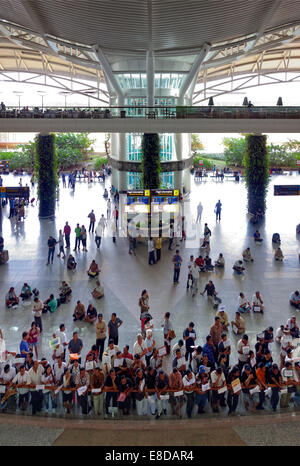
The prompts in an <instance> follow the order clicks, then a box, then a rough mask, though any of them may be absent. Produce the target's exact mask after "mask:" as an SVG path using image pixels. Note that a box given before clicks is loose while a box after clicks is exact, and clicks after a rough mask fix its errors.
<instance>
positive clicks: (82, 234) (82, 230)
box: [80, 225, 88, 252]
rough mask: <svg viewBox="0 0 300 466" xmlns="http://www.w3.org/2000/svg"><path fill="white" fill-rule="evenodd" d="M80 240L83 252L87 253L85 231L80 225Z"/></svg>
mask: <svg viewBox="0 0 300 466" xmlns="http://www.w3.org/2000/svg"><path fill="white" fill-rule="evenodd" d="M80 240H81V242H82V250H83V251H85V252H88V250H87V248H86V229H85V226H84V225H82V227H81V229H80Z"/></svg>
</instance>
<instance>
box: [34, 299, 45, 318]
mask: <svg viewBox="0 0 300 466" xmlns="http://www.w3.org/2000/svg"><path fill="white" fill-rule="evenodd" d="M43 307H44V305H43V303H42V301H41V300H40V299H39V300H38V301H37V302H36V303H34V304H33V313H34V315H35V317H41V315H42V310H43Z"/></svg>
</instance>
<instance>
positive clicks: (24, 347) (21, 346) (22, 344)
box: [20, 340, 29, 358]
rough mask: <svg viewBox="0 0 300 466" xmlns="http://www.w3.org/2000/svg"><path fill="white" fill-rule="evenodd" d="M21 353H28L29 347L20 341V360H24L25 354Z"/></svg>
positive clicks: (25, 342)
mask: <svg viewBox="0 0 300 466" xmlns="http://www.w3.org/2000/svg"><path fill="white" fill-rule="evenodd" d="M22 351H27V352H28V351H29V346H28V343H27V341H24V340H22V341H21V343H20V354H21V357H22V358H26V354H22Z"/></svg>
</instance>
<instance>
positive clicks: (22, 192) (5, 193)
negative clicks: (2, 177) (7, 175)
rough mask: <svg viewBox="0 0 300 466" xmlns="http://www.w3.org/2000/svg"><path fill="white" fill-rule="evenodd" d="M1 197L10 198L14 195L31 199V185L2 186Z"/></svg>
mask: <svg viewBox="0 0 300 466" xmlns="http://www.w3.org/2000/svg"><path fill="white" fill-rule="evenodd" d="M1 197H2V198H7V199H10V198H12V197H13V198H14V197H18V198H24V199H29V187H28V186H20V187H19V186H13V187H7V186H6V187H2V188H1Z"/></svg>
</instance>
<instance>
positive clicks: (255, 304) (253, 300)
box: [252, 294, 263, 306]
mask: <svg viewBox="0 0 300 466" xmlns="http://www.w3.org/2000/svg"><path fill="white" fill-rule="evenodd" d="M260 299H261V300H262V301H263V299H262V296H261V295H260ZM252 302H253V304H254V306H261V302H260V300H259V299H258V298H257V297H256V294H254V295H253V297H252Z"/></svg>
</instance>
